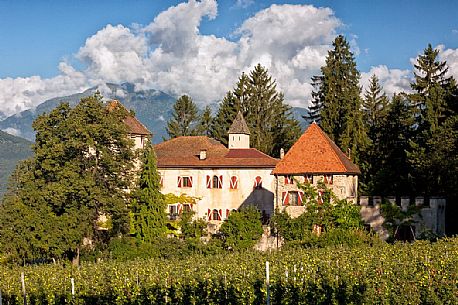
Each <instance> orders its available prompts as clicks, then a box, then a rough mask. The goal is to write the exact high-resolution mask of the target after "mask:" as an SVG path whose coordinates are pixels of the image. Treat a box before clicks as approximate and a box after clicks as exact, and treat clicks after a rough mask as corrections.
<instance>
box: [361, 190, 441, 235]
mask: <svg viewBox="0 0 458 305" xmlns="http://www.w3.org/2000/svg"><path fill="white" fill-rule="evenodd" d="M383 201H385V202H390V203H391V204H395V205H398V206H400V207H401V209H402V210H403V211H407V209H408V207H409V206H410V205H415V206H417V207H419V209H420V212H419V213H418V214H417V215H415V216H414V220H415V228H414V231H415V235H416V236H418V235H419V234H421V233H424V232H428V231H429V232H431V233H433V234H435V235H438V236H444V235H445V206H446V200H445V198H442V197H430V198H424V197H415V198H410V197H395V196H387V197H383V198H382V197H381V196H372V197H369V196H360V197H359V205H360V206H361V217H362V219H363V220H364V222H365V223H366V224H368V225H369V226H370V227H371V228H372V229H373V230H374V231H375V232H377V233H378V234H379V235H380V237H381V238H382V239H387V238H388V232H387V231H386V230H385V229H384V228H383V226H382V225H383V223H384V221H385V219H384V218H383V216H382V215H381V211H380V205H381V204H382V202H383Z"/></svg>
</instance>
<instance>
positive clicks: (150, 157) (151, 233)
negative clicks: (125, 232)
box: [131, 145, 167, 243]
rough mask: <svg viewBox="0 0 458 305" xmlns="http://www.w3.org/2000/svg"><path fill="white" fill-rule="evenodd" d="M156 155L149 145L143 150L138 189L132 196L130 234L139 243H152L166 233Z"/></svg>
mask: <svg viewBox="0 0 458 305" xmlns="http://www.w3.org/2000/svg"><path fill="white" fill-rule="evenodd" d="M160 179H161V178H160V176H159V173H158V171H157V164H156V154H155V153H154V149H153V147H152V146H151V145H148V146H147V147H146V148H145V150H144V156H143V165H142V170H141V174H140V180H139V185H138V189H137V190H136V191H135V192H134V194H133V200H132V216H133V217H131V221H132V223H131V229H133V230H131V233H135V235H136V237H137V239H138V240H139V241H141V242H146V243H152V242H153V241H154V240H155V239H156V238H157V237H160V236H161V235H163V234H164V233H165V231H166V223H167V215H166V212H165V210H166V207H167V206H166V203H165V198H164V195H162V194H161V192H160V188H161V182H160Z"/></svg>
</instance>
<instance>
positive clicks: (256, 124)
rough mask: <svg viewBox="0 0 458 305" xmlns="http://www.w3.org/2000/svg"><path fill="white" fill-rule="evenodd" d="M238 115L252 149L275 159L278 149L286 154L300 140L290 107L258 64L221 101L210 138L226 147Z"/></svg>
mask: <svg viewBox="0 0 458 305" xmlns="http://www.w3.org/2000/svg"><path fill="white" fill-rule="evenodd" d="M238 111H241V112H242V114H243V116H244V118H245V120H246V122H247V125H248V127H249V129H250V132H251V135H250V145H251V147H254V148H257V149H259V150H260V151H262V152H264V153H267V154H269V155H272V156H278V155H279V153H280V148H284V149H286V150H288V149H289V148H290V147H291V146H292V145H293V144H294V142H295V141H296V140H297V138H298V137H299V136H300V133H301V130H300V126H299V122H298V121H297V120H296V119H294V118H293V116H292V114H291V107H290V106H288V105H287V104H286V103H285V102H284V96H283V94H282V93H280V92H278V91H277V85H276V82H275V80H272V77H271V76H270V75H269V73H268V70H267V69H266V68H264V67H263V66H261V65H260V64H258V65H256V66H255V67H254V69H253V70H252V71H251V72H250V74H249V75H246V74H244V73H242V75H241V76H240V78H239V80H238V83H237V84H236V86H235V88H234V90H232V91H229V92H228V93H227V94H226V96H225V97H224V99H223V101H222V103H221V105H220V108H219V109H218V112H217V113H216V116H215V119H214V121H213V126H212V132H211V134H212V136H213V138H215V139H217V140H219V141H221V142H222V143H224V144H227V143H228V133H227V132H228V130H229V127H230V126H231V124H232V122H233V120H234V119H235V117H236V114H237V112H238Z"/></svg>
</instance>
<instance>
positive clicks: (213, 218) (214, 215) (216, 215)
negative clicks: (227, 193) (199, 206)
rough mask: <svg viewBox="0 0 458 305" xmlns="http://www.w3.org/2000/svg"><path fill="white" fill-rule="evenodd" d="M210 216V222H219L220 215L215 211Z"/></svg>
mask: <svg viewBox="0 0 458 305" xmlns="http://www.w3.org/2000/svg"><path fill="white" fill-rule="evenodd" d="M212 214H213V215H212V220H221V215H220V213H219V211H218V210H217V209H214V210H213V212H212Z"/></svg>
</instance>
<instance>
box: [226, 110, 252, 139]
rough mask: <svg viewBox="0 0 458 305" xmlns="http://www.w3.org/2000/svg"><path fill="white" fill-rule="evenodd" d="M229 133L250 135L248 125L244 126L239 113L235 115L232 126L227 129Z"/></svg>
mask: <svg viewBox="0 0 458 305" xmlns="http://www.w3.org/2000/svg"><path fill="white" fill-rule="evenodd" d="M229 133H237V134H247V135H249V134H250V129H249V128H248V125H247V124H246V122H245V119H244V118H243V115H242V113H241V112H240V111H239V112H238V113H237V116H236V117H235V120H234V122H232V125H231V127H230V128H229Z"/></svg>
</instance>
